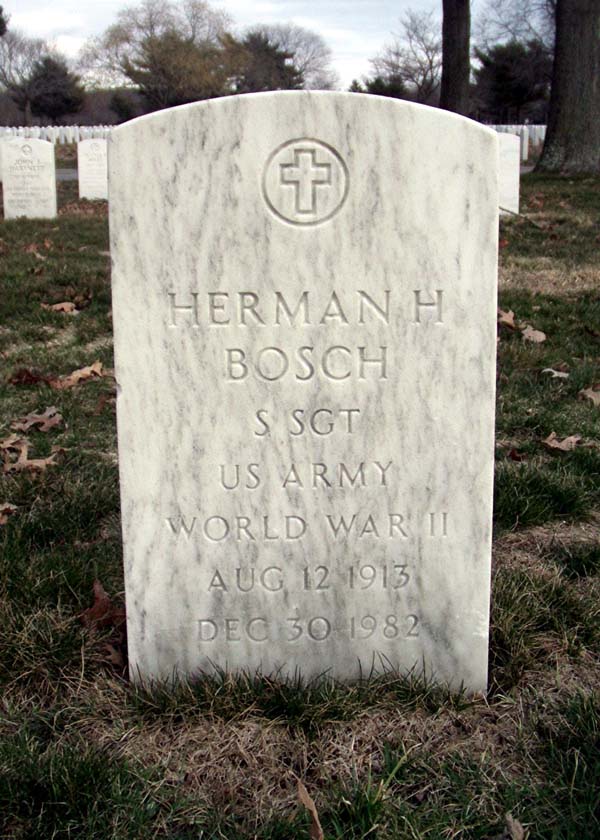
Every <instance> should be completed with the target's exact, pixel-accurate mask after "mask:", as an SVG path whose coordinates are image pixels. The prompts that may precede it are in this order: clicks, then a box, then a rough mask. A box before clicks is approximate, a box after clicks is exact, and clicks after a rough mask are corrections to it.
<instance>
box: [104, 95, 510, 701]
mask: <svg viewBox="0 0 600 840" xmlns="http://www.w3.org/2000/svg"><path fill="white" fill-rule="evenodd" d="M110 143H111V148H110V153H109V168H110V193H111V207H110V223H111V224H110V227H111V251H112V256H113V261H114V270H113V318H114V326H115V339H116V376H117V381H118V391H119V397H118V427H119V451H120V470H121V492H122V512H123V514H122V516H123V534H124V555H125V570H126V598H127V615H128V638H129V656H130V670H131V675H132V678H134V679H147V678H162V679H172V678H174V677H176V676H177V675H194V674H197V673H199V672H200V671H210V670H212V669H214V668H215V667H217V668H226V669H232V670H235V669H246V670H248V671H249V672H250V673H254V672H255V670H257V669H258V670H259V671H261V672H263V673H267V674H268V673H277V674H280V675H285V674H295V673H297V672H299V673H300V674H302V675H303V676H304V677H305V678H311V677H316V676H318V675H321V674H328V675H331V676H333V677H336V678H341V679H353V678H356V677H358V676H359V675H361V674H362V675H365V674H368V673H369V672H370V670H371V669H372V668H375V669H379V670H381V669H384V668H395V669H396V668H397V669H400V670H402V671H407V670H409V669H412V668H415V669H416V671H421V670H422V669H423V668H424V669H425V671H426V673H427V674H428V675H429V676H433V677H435V678H436V679H438V680H441V681H444V682H446V681H447V682H449V683H450V684H452V685H453V686H455V687H456V686H458V685H460V684H461V683H462V684H464V685H465V686H466V687H467V688H468V689H469V690H471V691H477V690H484V689H485V687H486V668H487V651H488V607H489V584H490V544H491V511H492V467H493V435H494V380H495V377H494V358H495V348H496V326H495V321H496V251H497V225H498V193H497V169H498V166H497V160H498V158H497V155H498V150H497V140H496V134H495V132H493V131H491V130H489V129H487V128H485V127H483V126H481V125H479V124H477V123H474V122H472V121H470V120H467V119H464V118H462V117H457V116H456V115H454V114H448V113H447V112H445V111H441V110H437V109H433V108H427V107H423V106H420V105H414V104H410V103H407V102H401V101H398V100H392V99H388V98H382V97H371V96H369V95H361V96H357V95H353V94H344V93H309V92H294V93H287V92H286V93H267V94H257V95H250V96H238V97H236V96H233V97H225V98H222V99H218V100H211V101H207V102H202V103H197V104H194V105H189V106H187V107H185V108H176V109H172V110H167V111H161V112H159V113H156V114H152V115H150V116H145V117H143V118H142V119H138V120H134V121H132V122H129V123H127V124H126V125H124V126H121V127H119V128H117V129H115V130H114V131H113V132H112V134H111V139H110Z"/></svg>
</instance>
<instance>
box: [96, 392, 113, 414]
mask: <svg viewBox="0 0 600 840" xmlns="http://www.w3.org/2000/svg"><path fill="white" fill-rule="evenodd" d="M116 404H117V398H116V396H115V394H114V393H110V394H101V396H100V398H99V399H98V402H97V403H96V407H95V408H94V414H95V415H96V416H98V415H99V414H102V412H103V411H104V409H105V407H106V406H107V405H110V406H115V405H116Z"/></svg>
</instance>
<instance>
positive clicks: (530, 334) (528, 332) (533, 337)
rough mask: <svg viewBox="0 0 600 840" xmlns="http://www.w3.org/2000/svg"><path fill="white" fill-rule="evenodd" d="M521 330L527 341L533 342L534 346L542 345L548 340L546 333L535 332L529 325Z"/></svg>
mask: <svg viewBox="0 0 600 840" xmlns="http://www.w3.org/2000/svg"><path fill="white" fill-rule="evenodd" d="M521 330H522V335H523V338H524V340H525V341H533V342H534V344H541V343H542V341H545V340H546V333H543V332H542V331H541V330H534V328H533V327H530V326H529V324H526V325H525V326H524V327H522V328H521Z"/></svg>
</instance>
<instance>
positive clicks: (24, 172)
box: [2, 138, 56, 219]
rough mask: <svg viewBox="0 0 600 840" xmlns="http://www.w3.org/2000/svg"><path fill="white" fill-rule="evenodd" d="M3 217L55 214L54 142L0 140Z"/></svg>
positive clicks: (44, 217) (50, 215)
mask: <svg viewBox="0 0 600 840" xmlns="http://www.w3.org/2000/svg"><path fill="white" fill-rule="evenodd" d="M2 186H3V196H4V218H5V219H16V218H19V217H20V216H25V217H26V218H29V219H53V218H54V217H55V216H56V172H55V163H54V145H53V144H52V143H49V142H48V141H47V140H36V139H34V138H29V139H27V140H25V139H22V138H15V139H12V140H3V141H2Z"/></svg>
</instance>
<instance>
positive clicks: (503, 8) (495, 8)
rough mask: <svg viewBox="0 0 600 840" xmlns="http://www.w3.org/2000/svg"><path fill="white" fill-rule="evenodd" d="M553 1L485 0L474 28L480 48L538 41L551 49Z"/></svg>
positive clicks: (552, 43)
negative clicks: (513, 42)
mask: <svg viewBox="0 0 600 840" xmlns="http://www.w3.org/2000/svg"><path fill="white" fill-rule="evenodd" d="M555 16H556V0H487V2H486V5H485V6H484V7H483V9H482V11H481V12H480V14H479V15H478V17H477V20H476V22H475V25H474V27H473V34H474V41H476V43H477V44H478V45H479V46H480V48H482V49H486V50H487V49H490V48H491V47H492V46H493V45H494V44H497V43H499V42H505V41H519V42H521V43H527V42H528V41H540V42H541V43H542V44H544V46H545V47H546V48H547V49H548V50H549V51H552V50H553V49H554V29H555Z"/></svg>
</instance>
